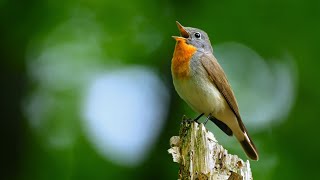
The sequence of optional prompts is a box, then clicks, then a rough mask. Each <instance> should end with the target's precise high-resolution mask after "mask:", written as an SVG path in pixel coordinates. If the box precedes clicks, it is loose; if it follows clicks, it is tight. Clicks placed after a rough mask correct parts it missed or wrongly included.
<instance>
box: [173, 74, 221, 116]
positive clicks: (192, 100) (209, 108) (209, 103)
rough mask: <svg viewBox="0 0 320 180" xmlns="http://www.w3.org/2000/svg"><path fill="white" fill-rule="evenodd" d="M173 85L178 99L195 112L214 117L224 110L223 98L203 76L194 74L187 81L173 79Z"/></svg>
mask: <svg viewBox="0 0 320 180" xmlns="http://www.w3.org/2000/svg"><path fill="white" fill-rule="evenodd" d="M173 83H174V86H175V88H176V91H177V92H178V94H179V95H180V97H181V98H182V99H183V100H185V101H186V102H187V103H188V104H189V105H190V106H191V107H192V108H193V109H194V110H195V111H197V112H199V113H205V114H206V115H208V114H210V113H211V114H212V115H215V114H217V113H218V112H220V111H222V110H224V108H225V105H226V102H225V100H224V97H223V96H222V95H221V93H220V92H219V90H218V89H217V88H216V87H215V86H214V85H213V83H212V82H210V80H209V79H208V78H207V77H206V76H203V74H202V75H201V74H194V75H193V76H191V77H190V78H188V79H176V78H175V77H173Z"/></svg>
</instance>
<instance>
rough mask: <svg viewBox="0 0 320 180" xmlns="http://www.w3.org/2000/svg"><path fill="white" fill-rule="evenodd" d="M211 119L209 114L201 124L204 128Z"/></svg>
mask: <svg viewBox="0 0 320 180" xmlns="http://www.w3.org/2000/svg"><path fill="white" fill-rule="evenodd" d="M210 118H211V114H209V115H208V117H207V119H206V121H205V122H204V123H203V125H204V126H206V124H207V122H208V121H209V119H210Z"/></svg>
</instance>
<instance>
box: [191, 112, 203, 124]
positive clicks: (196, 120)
mask: <svg viewBox="0 0 320 180" xmlns="http://www.w3.org/2000/svg"><path fill="white" fill-rule="evenodd" d="M203 115H204V113H201V114H200V115H199V116H198V117H196V118H195V119H194V120H193V121H195V122H197V123H198V120H199V119H200V118H201V117H202V116H203Z"/></svg>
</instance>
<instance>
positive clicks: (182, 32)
mask: <svg viewBox="0 0 320 180" xmlns="http://www.w3.org/2000/svg"><path fill="white" fill-rule="evenodd" d="M176 23H177V26H178V29H179V31H180V34H181V36H182V37H184V38H188V37H189V33H188V32H187V31H186V30H185V28H184V27H183V26H182V25H181V24H180V23H179V22H178V21H176Z"/></svg>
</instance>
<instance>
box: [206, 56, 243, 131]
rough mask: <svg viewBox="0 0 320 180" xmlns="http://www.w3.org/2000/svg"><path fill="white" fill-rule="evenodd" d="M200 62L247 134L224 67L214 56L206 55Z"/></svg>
mask: <svg viewBox="0 0 320 180" xmlns="http://www.w3.org/2000/svg"><path fill="white" fill-rule="evenodd" d="M200 61H201V64H202V65H203V67H204V69H205V70H206V71H207V73H208V76H209V78H210V79H211V80H212V82H213V84H215V85H216V87H217V88H218V90H219V91H220V93H221V94H222V95H223V96H224V98H225V100H226V101H227V103H228V104H229V106H230V108H231V110H232V111H233V113H234V114H235V115H236V117H237V120H238V123H239V125H240V128H241V130H242V131H243V132H246V129H245V127H244V125H243V122H242V120H241V117H240V113H239V108H238V103H237V100H236V98H235V96H234V94H233V91H232V89H231V86H230V83H229V81H228V79H227V77H226V75H225V73H224V71H223V69H222V67H221V66H220V65H219V63H218V61H217V60H216V58H215V57H214V56H213V55H212V54H204V55H203V56H201V58H200Z"/></svg>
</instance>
